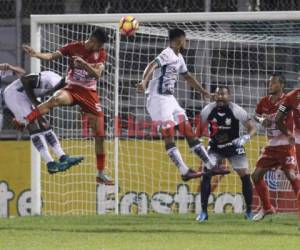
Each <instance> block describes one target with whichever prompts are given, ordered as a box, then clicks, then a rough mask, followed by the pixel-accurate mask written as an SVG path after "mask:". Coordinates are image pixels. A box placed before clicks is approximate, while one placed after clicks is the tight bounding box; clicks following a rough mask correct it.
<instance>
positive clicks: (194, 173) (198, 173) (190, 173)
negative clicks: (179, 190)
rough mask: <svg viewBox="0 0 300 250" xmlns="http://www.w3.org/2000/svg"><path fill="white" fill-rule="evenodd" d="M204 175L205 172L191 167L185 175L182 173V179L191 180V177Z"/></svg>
mask: <svg viewBox="0 0 300 250" xmlns="http://www.w3.org/2000/svg"><path fill="white" fill-rule="evenodd" d="M202 175H203V172H201V171H195V170H193V169H190V168H189V170H188V172H187V173H186V174H185V175H181V179H182V180H183V181H189V180H190V179H195V178H199V177H201V176H202Z"/></svg>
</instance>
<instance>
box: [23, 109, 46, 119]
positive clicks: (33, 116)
mask: <svg viewBox="0 0 300 250" xmlns="http://www.w3.org/2000/svg"><path fill="white" fill-rule="evenodd" d="M41 115H42V114H41V113H40V111H39V109H37V108H35V109H34V110H32V112H31V113H30V114H29V115H27V116H26V120H27V121H29V122H33V121H34V120H35V119H36V118H38V117H40V116H41Z"/></svg>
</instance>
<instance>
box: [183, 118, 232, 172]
mask: <svg viewBox="0 0 300 250" xmlns="http://www.w3.org/2000/svg"><path fill="white" fill-rule="evenodd" d="M183 117H184V116H183ZM179 120H183V121H182V122H181V123H180V124H179V126H178V127H179V131H180V132H181V133H182V134H184V136H185V138H186V140H187V143H188V145H189V147H190V149H191V151H192V152H193V153H194V154H196V155H197V156H198V157H199V159H201V160H202V161H203V162H204V165H205V167H206V169H207V170H209V171H211V172H212V175H225V174H229V173H230V171H229V170H228V169H227V168H224V166H222V165H220V166H217V165H216V162H214V161H212V160H211V159H210V157H209V156H208V153H207V151H206V149H205V147H204V145H203V144H202V142H201V141H200V140H199V139H198V138H197V137H196V135H195V134H194V131H193V129H192V126H191V124H190V122H189V121H188V120H184V119H182V118H181V119H179Z"/></svg>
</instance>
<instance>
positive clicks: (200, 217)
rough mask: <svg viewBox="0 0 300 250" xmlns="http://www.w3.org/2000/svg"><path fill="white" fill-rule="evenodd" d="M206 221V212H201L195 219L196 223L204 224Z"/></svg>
mask: <svg viewBox="0 0 300 250" xmlns="http://www.w3.org/2000/svg"><path fill="white" fill-rule="evenodd" d="M207 220H208V214H207V213H206V212H201V213H200V214H199V215H198V216H197V217H196V221H199V222H204V221H207Z"/></svg>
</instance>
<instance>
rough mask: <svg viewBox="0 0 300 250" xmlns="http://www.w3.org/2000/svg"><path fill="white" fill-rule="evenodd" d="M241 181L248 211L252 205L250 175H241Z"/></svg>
mask: <svg viewBox="0 0 300 250" xmlns="http://www.w3.org/2000/svg"><path fill="white" fill-rule="evenodd" d="M241 181H242V189H243V195H244V199H245V203H246V209H247V212H250V211H251V206H252V184H251V180H250V175H249V174H248V175H245V176H243V177H241Z"/></svg>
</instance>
